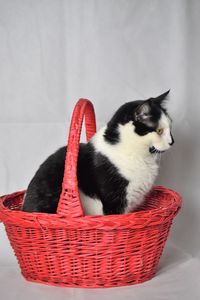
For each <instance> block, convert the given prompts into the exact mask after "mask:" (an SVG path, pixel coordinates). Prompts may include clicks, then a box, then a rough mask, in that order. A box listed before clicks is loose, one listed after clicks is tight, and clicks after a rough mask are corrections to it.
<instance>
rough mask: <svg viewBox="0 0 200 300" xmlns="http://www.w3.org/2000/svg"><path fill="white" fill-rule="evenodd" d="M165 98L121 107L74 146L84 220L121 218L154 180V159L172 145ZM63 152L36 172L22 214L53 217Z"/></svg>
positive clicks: (136, 204)
mask: <svg viewBox="0 0 200 300" xmlns="http://www.w3.org/2000/svg"><path fill="white" fill-rule="evenodd" d="M168 93H169V91H168V92H166V93H164V94H162V95H160V96H158V97H157V98H149V99H148V100H144V101H143V100H139V101H133V102H128V103H125V104H124V105H122V106H121V107H120V108H119V109H118V110H117V111H116V113H115V114H114V116H113V117H112V119H111V120H110V121H109V122H108V124H107V125H106V126H105V127H103V128H101V129H100V130H99V131H98V132H97V133H96V134H95V135H94V136H93V137H92V139H91V140H90V141H89V142H88V143H86V144H80V149H79V157H78V168H77V176H78V184H79V192H80V197H81V202H82V205H83V209H84V213H85V215H103V214H105V215H108V214H124V213H128V212H130V211H133V210H134V209H135V208H136V207H138V206H139V205H140V204H141V203H142V202H143V200H144V197H145V195H146V194H147V193H148V192H149V191H150V190H151V188H152V186H153V184H154V181H155V179H156V176H157V174H158V168H159V164H158V153H161V152H164V151H166V150H167V149H169V148H170V146H171V145H172V144H173V143H174V140H173V137H172V134H171V119H170V118H169V116H168V113H167V111H166V109H165V108H164V107H163V102H164V100H165V99H166V96H167V94H168ZM66 149H67V148H66V147H63V148H61V149H59V150H58V151H57V152H55V153H54V154H52V155H51V156H50V157H48V158H47V160H46V161H45V162H44V163H43V164H42V165H41V166H40V168H39V169H38V171H37V172H36V174H35V176H34V177H33V179H32V181H31V182H30V184H29V186H28V189H27V192H26V196H25V199H24V204H23V208H22V210H23V211H27V212H47V213H56V208H57V204H58V200H59V196H60V193H61V185H62V179H63V172H64V161H65V154H66Z"/></svg>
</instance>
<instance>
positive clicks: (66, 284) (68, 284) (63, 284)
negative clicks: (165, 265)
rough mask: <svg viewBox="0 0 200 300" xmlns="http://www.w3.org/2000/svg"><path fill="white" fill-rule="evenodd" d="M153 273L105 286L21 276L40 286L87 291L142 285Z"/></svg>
mask: <svg viewBox="0 0 200 300" xmlns="http://www.w3.org/2000/svg"><path fill="white" fill-rule="evenodd" d="M155 273H156V272H154V273H153V274H152V275H151V276H149V277H148V278H147V277H146V278H142V279H140V280H131V281H130V282H128V281H126V282H125V281H124V282H116V283H115V284H105V283H102V284H101V283H99V282H98V283H95V282H91V283H89V282H88V283H87V284H81V283H80V284H78V283H72V282H54V281H50V280H48V279H46V280H38V279H35V278H32V277H27V276H25V275H24V274H23V273H21V274H22V276H23V277H24V278H25V280H26V281H29V282H34V283H40V284H45V285H49V286H56V287H73V288H88V289H96V288H114V287H123V286H130V285H136V284H141V283H144V282H146V281H149V280H151V279H152V278H153V277H154V276H155Z"/></svg>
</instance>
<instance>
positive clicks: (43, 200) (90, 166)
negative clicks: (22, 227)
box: [23, 143, 128, 214]
mask: <svg viewBox="0 0 200 300" xmlns="http://www.w3.org/2000/svg"><path fill="white" fill-rule="evenodd" d="M66 150H67V147H62V148H60V149H59V150H58V151H56V152H55V153H54V154H52V155H51V156H49V157H48V158H47V160H46V161H45V162H44V163H43V164H42V165H41V166H40V168H39V170H38V171H37V172H36V174H35V176H34V177H33V179H32V181H31V182H30V184H29V187H28V190H27V194H26V198H25V202H24V205H23V211H28V212H30V211H32V212H33V211H34V212H47V213H55V212H56V208H57V204H58V199H59V195H60V193H61V185H62V179H63V173H64V162H65V156H66ZM86 170H87V171H86ZM86 172H87V174H86ZM113 174H115V176H113ZM77 175H78V182H79V188H80V189H81V190H82V191H83V192H84V193H85V194H86V195H88V196H90V197H92V198H98V199H101V200H102V203H103V208H104V214H120V213H122V212H123V208H124V207H125V205H126V200H125V197H124V195H123V194H119V193H118V190H119V188H120V189H121V190H125V187H126V186H127V184H128V181H127V180H126V179H124V178H122V177H121V176H120V175H119V174H118V172H117V169H116V168H115V166H113V165H112V164H111V163H110V162H109V160H108V159H107V158H106V157H105V156H103V155H102V154H100V153H95V151H94V148H93V146H92V144H91V143H87V144H83V143H81V144H80V148H79V156H78V167H77ZM108 198H109V201H108ZM111 200H112V201H111Z"/></svg>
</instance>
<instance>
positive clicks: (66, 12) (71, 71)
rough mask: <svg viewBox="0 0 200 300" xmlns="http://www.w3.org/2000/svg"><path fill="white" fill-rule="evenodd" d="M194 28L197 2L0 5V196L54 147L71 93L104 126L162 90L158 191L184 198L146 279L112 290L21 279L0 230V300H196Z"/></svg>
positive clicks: (199, 221) (199, 207) (60, 139)
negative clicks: (90, 106)
mask: <svg viewBox="0 0 200 300" xmlns="http://www.w3.org/2000/svg"><path fill="white" fill-rule="evenodd" d="M199 28H200V2H199V1H198V0H196V1H195V0H190V1H187V0H173V1H170V0H163V1H160V0H137V1H135V0H84V1H81V0H79V1H78V0H66V1H62V0H60V1H59V0H43V1H41V0H40V1H39V0H30V1H23V0H17V1H11V0H6V1H3V0H0V105H1V109H0V149H1V150H0V194H6V193H11V192H13V191H16V190H21V189H24V188H25V187H26V186H27V184H28V182H29V181H30V179H31V177H32V176H33V174H34V172H35V171H36V169H37V167H38V165H39V164H40V163H41V162H42V161H43V160H44V159H45V158H46V156H47V155H49V154H50V153H52V152H53V151H54V150H56V149H57V148H58V147H60V146H61V145H63V144H64V143H65V141H66V136H67V132H66V131H67V130H66V128H68V125H69V120H70V115H71V111H72V108H73V106H74V103H75V102H76V100H77V99H78V98H79V97H87V98H89V99H91V100H92V101H93V103H94V105H95V109H96V114H97V120H98V124H104V123H105V121H106V120H108V119H109V117H110V116H111V115H112V113H113V112H114V110H115V109H116V108H118V107H119V106H120V105H121V104H122V103H124V102H125V101H129V100H134V99H141V98H145V97H149V96H156V95H158V94H159V93H162V92H164V91H166V90H167V89H169V88H171V96H170V101H169V110H170V112H171V116H172V118H173V120H174V122H173V132H174V137H175V145H174V146H173V147H172V149H171V150H170V151H169V152H167V153H166V155H164V157H163V161H162V168H161V173H160V176H159V179H158V183H159V184H164V185H166V186H168V187H171V188H174V189H175V190H177V191H178V192H180V193H181V195H182V197H183V200H184V206H183V209H182V211H181V213H180V214H179V215H178V217H177V218H176V221H175V223H174V226H173V229H172V231H171V234H170V241H171V245H173V246H169V247H168V249H167V251H166V252H165V255H166V256H165V257H163V262H162V264H161V266H162V265H163V267H160V271H159V272H158V274H157V276H156V277H155V278H154V279H153V280H151V281H150V282H148V283H145V284H142V285H140V286H133V287H126V288H120V289H110V290H78V289H76V290H74V289H59V288H52V287H46V286H41V285H36V284H30V283H27V282H25V281H24V280H23V278H22V277H21V276H20V274H19V269H18V267H17V265H16V262H15V259H14V257H13V254H12V252H11V249H10V246H9V244H8V242H7V239H6V237H5V232H4V230H3V227H2V226H0V267H1V272H0V299H12V300H15V299H20V300H25V299H35V298H37V299H38V300H39V299H41V300H42V299H64V298H69V299H94V298H95V299H96V298H99V299H100V298H102V299H111V300H112V299H115V298H116V299H122V298H125V299H137V300H140V299H145V300H146V299H148V300H151V299H152V300H156V299H159V300H164V299H178V300H179V299H181V300H182V299H183V300H188V299H190V300H192V299H194V300H198V299H200V287H198V285H197V283H198V282H199V279H200V278H199V277H200V260H199V258H200V250H199V249H200V239H199V234H200V230H199V228H200V217H199V216H200V213H199V212H200V202H199V199H198V198H199V190H200V189H199V176H200V171H199V170H200V160H199V153H200V139H199V128H200V118H199V112H200V104H199V103H200V102H199V97H200V85H199V67H200V56H199V53H200V34H199V33H200V32H199V31H200V29H199ZM180 249H181V250H180Z"/></svg>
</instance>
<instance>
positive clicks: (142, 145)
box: [105, 92, 174, 154]
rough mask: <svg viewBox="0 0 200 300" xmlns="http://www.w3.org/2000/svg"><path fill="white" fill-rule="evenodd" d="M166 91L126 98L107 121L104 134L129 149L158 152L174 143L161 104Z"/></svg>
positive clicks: (112, 142)
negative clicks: (143, 99)
mask: <svg viewBox="0 0 200 300" xmlns="http://www.w3.org/2000/svg"><path fill="white" fill-rule="evenodd" d="M167 94H168V92H166V93H164V94H162V95H160V96H158V97H157V98H149V99H148V100H145V101H142V100H139V101H133V102H128V103H126V104H124V105H123V106H121V107H120V108H119V110H118V111H117V112H116V113H115V115H114V116H113V118H112V119H111V121H110V122H109V123H108V126H107V130H106V132H105V138H106V140H107V141H108V142H110V143H111V144H113V145H114V144H119V143H120V144H122V145H124V147H126V148H129V149H130V150H131V148H132V147H135V148H138V151H142V150H145V151H149V152H150V153H152V154H153V153H161V152H164V151H166V150H168V149H169V148H170V147H171V146H172V145H173V143H174V139H173V136H172V133H171V123H172V122H171V119H170V117H169V115H168V114H167V111H166V109H165V108H164V107H163V102H164V100H165V99H166V96H167Z"/></svg>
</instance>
